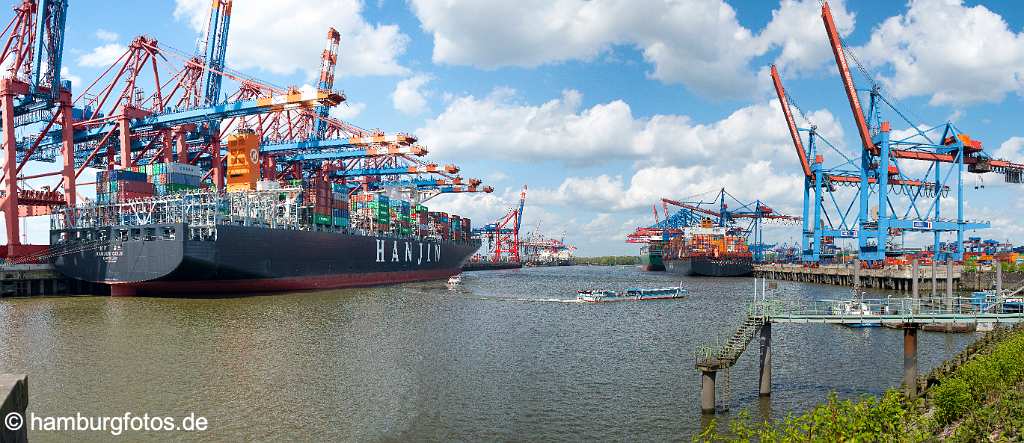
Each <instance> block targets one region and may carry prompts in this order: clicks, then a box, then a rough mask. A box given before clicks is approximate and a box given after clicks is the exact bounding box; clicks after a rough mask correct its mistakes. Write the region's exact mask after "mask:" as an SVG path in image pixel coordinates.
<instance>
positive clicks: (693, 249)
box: [662, 221, 754, 277]
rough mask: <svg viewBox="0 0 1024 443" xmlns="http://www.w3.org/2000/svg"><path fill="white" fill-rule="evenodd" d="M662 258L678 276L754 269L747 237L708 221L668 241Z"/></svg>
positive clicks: (738, 273) (741, 272) (724, 274)
mask: <svg viewBox="0 0 1024 443" xmlns="http://www.w3.org/2000/svg"><path fill="white" fill-rule="evenodd" d="M662 261H663V262H664V265H665V270H666V271H668V272H671V273H673V274H679V275H688V276H707V277H742V276H748V275H751V274H752V273H753V272H754V266H753V256H752V255H751V253H750V249H749V248H748V247H747V243H746V238H745V237H744V236H742V235H735V233H733V232H731V231H730V228H724V227H714V226H711V225H710V222H708V221H705V223H703V224H702V225H701V226H700V227H692V228H686V229H685V232H684V233H683V235H680V236H677V237H675V238H673V239H672V240H671V241H669V243H668V245H667V246H666V247H665V249H664V251H663V253H662Z"/></svg>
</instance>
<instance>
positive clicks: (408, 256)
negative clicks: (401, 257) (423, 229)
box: [405, 242, 412, 262]
mask: <svg viewBox="0 0 1024 443" xmlns="http://www.w3.org/2000/svg"><path fill="white" fill-rule="evenodd" d="M405 261H407V262H411V261H412V246H409V242H405Z"/></svg>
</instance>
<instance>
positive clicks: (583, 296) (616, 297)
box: [576, 286, 686, 303]
mask: <svg viewBox="0 0 1024 443" xmlns="http://www.w3.org/2000/svg"><path fill="white" fill-rule="evenodd" d="M685 295H686V289H684V288H682V287H678V286H675V287H668V288H655V289H643V288H629V289H626V290H625V291H612V290H608V289H598V290H583V291H576V300H578V301H582V302H587V303H605V302H613V301H643V300H666V299H670V298H682V297H683V296H685Z"/></svg>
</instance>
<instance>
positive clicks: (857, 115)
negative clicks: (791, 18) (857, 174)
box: [821, 1, 878, 154]
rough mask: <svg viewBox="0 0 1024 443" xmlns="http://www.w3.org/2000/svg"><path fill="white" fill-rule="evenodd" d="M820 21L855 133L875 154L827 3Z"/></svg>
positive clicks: (876, 150)
mask: <svg viewBox="0 0 1024 443" xmlns="http://www.w3.org/2000/svg"><path fill="white" fill-rule="evenodd" d="M821 20H822V21H823V22H825V32H826V33H827V34H828V42H829V44H830V45H831V46H832V54H833V55H835V57H836V67H838V68H839V76H840V77H841V78H842V79H843V87H845V88H846V98H848V99H849V100H850V110H852V111H853V119H854V120H855V121H856V123H857V133H858V134H860V140H861V142H862V143H863V144H864V149H866V150H868V151H869V152H871V153H873V154H877V153H878V149H877V148H876V147H875V144H874V143H873V142H872V141H871V131H870V130H869V129H868V122H867V120H866V119H865V118H864V110H863V109H862V108H861V106H860V98H858V97H857V88H856V87H854V85H853V75H851V74H850V66H849V64H847V62H846V56H845V55H844V54H843V42H842V41H841V40H840V39H839V30H838V29H836V23H835V21H834V20H833V19H832V9H831V8H829V6H828V1H825V2H823V3H822V4H821Z"/></svg>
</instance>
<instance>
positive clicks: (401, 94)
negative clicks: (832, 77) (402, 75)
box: [391, 74, 431, 115]
mask: <svg viewBox="0 0 1024 443" xmlns="http://www.w3.org/2000/svg"><path fill="white" fill-rule="evenodd" d="M430 80H431V77H430V76H429V75H425V74H420V75H415V76H412V77H409V78H407V79H404V80H401V81H399V82H398V83H397V84H396V85H395V91H394V92H392V93H391V103H392V104H394V106H395V109H397V110H398V111H399V112H401V113H403V114H407V115H420V114H423V113H424V112H427V110H428V109H427V97H426V94H427V93H426V92H425V91H422V90H421V88H422V87H423V86H424V85H426V84H427V82H429V81H430Z"/></svg>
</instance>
